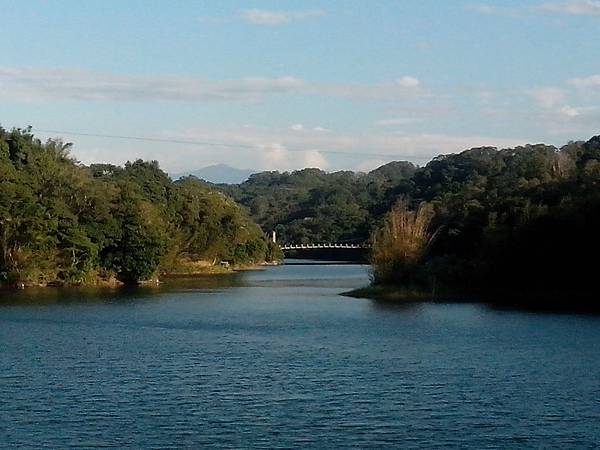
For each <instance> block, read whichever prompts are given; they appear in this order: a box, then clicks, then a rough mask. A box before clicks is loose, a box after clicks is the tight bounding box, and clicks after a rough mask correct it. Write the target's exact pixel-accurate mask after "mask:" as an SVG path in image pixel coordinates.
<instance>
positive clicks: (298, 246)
mask: <svg viewBox="0 0 600 450" xmlns="http://www.w3.org/2000/svg"><path fill="white" fill-rule="evenodd" d="M280 248H281V250H316V249H368V248H371V246H370V245H368V244H341V243H335V242H334V243H318V244H283V245H280Z"/></svg>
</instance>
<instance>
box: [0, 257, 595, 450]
mask: <svg viewBox="0 0 600 450" xmlns="http://www.w3.org/2000/svg"><path fill="white" fill-rule="evenodd" d="M366 283H367V269H366V267H364V266H352V265H310V266H303V265H289V266H281V267H275V268H269V269H267V270H265V271H262V272H250V273H245V274H238V275H235V276H223V277H217V278H212V279H198V280H179V281H177V282H174V281H173V282H170V283H167V284H166V285H164V286H162V287H161V288H160V289H154V290H152V289H150V290H134V291H103V292H102V291H100V292H99V291H85V290H71V291H68V290H67V291H64V290H63V291H61V290H57V289H55V290H43V291H41V292H33V291H23V292H18V293H13V294H11V295H10V296H6V295H5V297H4V298H3V299H2V300H0V348H1V353H0V355H1V356H0V380H1V381H0V383H1V384H0V443H1V445H0V446H1V447H3V448H11V447H30V448H41V447H47V448H68V447H95V446H103V447H115V448H143V447H153V448H199V447H200V446H202V445H204V446H209V445H210V446H211V447H226V448H248V447H281V448H283V447H286V448H289V447H312V448H332V447H335V448H348V447H361V448H366V447H386V446H388V447H396V448H398V447H402V448H411V447H417V448H436V447H469V448H484V447H485V448H495V447H502V448H529V447H531V448H541V447H544V448H548V447H555V448H592V447H595V446H598V445H600V318H599V317H597V316H582V315H553V314H533V313H525V312H516V311H499V310H494V309H491V308H488V307H486V306H481V305H472V304H419V305H412V306H398V305H390V304H382V303H377V302H372V301H369V300H359V299H350V298H346V297H341V296H339V295H338V293H339V292H342V291H345V290H348V289H350V288H353V287H358V286H361V285H364V284H366Z"/></svg>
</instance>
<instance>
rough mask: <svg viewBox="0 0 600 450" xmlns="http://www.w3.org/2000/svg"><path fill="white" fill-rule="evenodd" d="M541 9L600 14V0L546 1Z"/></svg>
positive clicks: (575, 13)
mask: <svg viewBox="0 0 600 450" xmlns="http://www.w3.org/2000/svg"><path fill="white" fill-rule="evenodd" d="M539 9H541V10H543V11H549V12H556V13H561V14H570V15H575V16H600V1H597V0H566V1H561V2H554V3H544V4H543V5H541V6H540V7H539Z"/></svg>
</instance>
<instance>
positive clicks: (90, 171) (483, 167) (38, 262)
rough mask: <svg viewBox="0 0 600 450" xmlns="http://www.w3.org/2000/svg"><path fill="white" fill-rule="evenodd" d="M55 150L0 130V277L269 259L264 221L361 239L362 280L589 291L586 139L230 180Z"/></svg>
mask: <svg viewBox="0 0 600 450" xmlns="http://www.w3.org/2000/svg"><path fill="white" fill-rule="evenodd" d="M69 150H70V144H65V143H63V142H61V141H57V140H49V141H47V142H45V143H42V142H40V141H39V140H38V139H36V138H35V137H34V136H33V135H32V134H31V132H30V131H29V130H20V129H13V130H10V131H7V130H4V129H2V128H0V179H1V180H2V183H1V185H0V246H1V253H0V283H2V284H5V285H6V284H14V283H21V282H22V283H26V284H27V283H30V284H53V283H56V284H82V283H94V282H98V280H111V279H117V280H120V281H122V282H124V283H136V282H138V281H140V280H146V279H149V278H152V277H154V276H156V275H157V274H160V273H194V272H197V271H200V270H205V269H206V268H207V267H213V266H215V265H217V266H218V264H219V262H220V261H223V260H225V261H228V262H230V263H232V264H252V263H257V262H261V261H268V260H276V259H278V258H280V257H281V252H280V250H279V247H278V246H276V245H273V244H272V243H270V242H269V239H268V238H267V237H266V234H268V233H269V232H270V231H271V230H275V231H277V233H278V237H279V241H280V242H295V243H303V242H315V241H317V242H319V241H321V242H323V241H329V242H361V243H362V242H366V241H369V242H371V243H372V244H373V252H372V262H373V283H374V285H376V286H377V285H379V286H396V287H400V288H402V289H407V290H414V291H419V292H426V293H429V294H443V293H449V294H451V295H456V293H460V294H461V295H462V294H464V295H468V294H474V295H482V293H488V294H489V293H494V294H495V295H498V296H503V295H508V294H510V296H511V298H512V297H515V296H517V297H518V296H527V297H528V298H529V299H530V300H531V301H534V299H535V298H538V297H539V298H548V297H549V296H562V297H563V298H569V299H571V298H573V299H574V298H579V297H589V296H590V295H594V294H595V291H594V288H595V277H594V275H595V273H594V272H595V264H594V257H595V256H596V255H597V254H598V251H599V250H600V237H599V236H598V230H599V229H600V189H599V187H600V136H597V137H594V138H592V139H590V140H589V141H587V142H570V143H568V144H567V145H565V146H564V147H562V148H560V149H558V148H555V147H553V146H548V145H541V144H539V145H528V146H522V147H517V148H514V149H502V150H498V149H496V148H491V147H482V148H473V149H470V150H466V151H463V152H461V153H458V154H450V155H442V156H439V157H437V158H434V159H433V160H432V161H430V162H429V163H428V164H427V165H425V166H424V167H416V166H414V165H413V164H411V163H408V162H392V163H389V164H386V165H384V166H382V167H380V168H378V169H376V170H374V171H372V172H369V173H355V172H334V173H326V172H324V171H321V170H318V169H303V170H298V171H295V172H292V173H288V172H285V173H279V172H263V173H258V174H254V175H252V176H251V177H250V178H249V179H248V180H247V181H245V182H244V183H241V184H238V185H211V184H209V183H206V182H204V181H202V180H198V179H196V178H194V177H187V178H181V179H179V180H177V181H173V180H171V179H170V178H169V177H168V175H167V174H166V173H165V172H163V171H162V170H161V169H160V168H159V166H158V163H157V162H156V161H151V162H145V161H141V160H137V161H133V162H128V163H126V164H125V166H124V167H119V166H114V165H108V164H94V165H91V166H84V165H82V164H79V163H78V162H77V161H75V160H74V159H73V158H72V157H71V156H70V154H69ZM236 202H238V203H239V204H241V205H243V206H238V203H236ZM263 230H264V231H263Z"/></svg>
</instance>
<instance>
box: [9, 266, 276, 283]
mask: <svg viewBox="0 0 600 450" xmlns="http://www.w3.org/2000/svg"><path fill="white" fill-rule="evenodd" d="M279 264H280V262H279V261H274V262H267V261H263V262H260V263H255V264H214V263H211V262H208V261H195V262H194V263H193V264H190V263H189V262H186V263H185V264H181V265H178V266H177V267H176V268H172V269H170V270H164V271H161V272H160V273H159V274H158V275H157V276H154V277H152V278H149V279H148V280H143V281H140V282H139V283H137V284H138V285H139V286H150V287H151V286H157V285H159V284H160V283H161V280H162V279H169V278H186V277H194V276H212V275H227V274H233V273H236V272H246V271H254V270H263V269H264V268H265V267H270V266H277V265H279ZM125 285H126V283H124V282H123V281H120V280H118V279H117V278H116V277H115V276H114V275H96V276H95V277H90V278H88V279H87V280H82V281H78V282H63V281H57V280H53V281H48V282H32V281H28V280H23V281H14V282H10V283H9V282H6V283H0V289H3V290H12V289H17V290H18V289H25V288H71V287H73V288H93V287H97V288H121V287H124V286H125Z"/></svg>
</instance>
